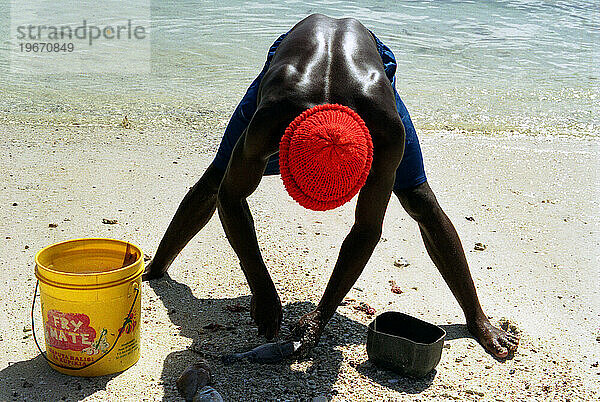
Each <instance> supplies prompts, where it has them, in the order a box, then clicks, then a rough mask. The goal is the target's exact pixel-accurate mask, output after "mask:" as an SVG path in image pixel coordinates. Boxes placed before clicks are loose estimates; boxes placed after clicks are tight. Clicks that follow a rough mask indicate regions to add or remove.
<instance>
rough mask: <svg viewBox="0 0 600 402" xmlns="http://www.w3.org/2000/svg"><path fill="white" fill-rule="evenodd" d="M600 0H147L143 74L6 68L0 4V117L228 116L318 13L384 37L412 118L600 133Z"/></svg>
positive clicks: (480, 127) (182, 122) (158, 119)
mask: <svg viewBox="0 0 600 402" xmlns="http://www.w3.org/2000/svg"><path fill="white" fill-rule="evenodd" d="M4 3H6V0H0V10H3V9H4V10H5V8H3V7H2V6H3V5H4ZM599 4H600V3H598V2H597V1H595V0H589V1H583V0H580V1H534V0H521V1H489V2H488V1H486V2H482V1H448V0H444V1H440V0H435V1H392V0H381V1H377V0H361V1H336V0H326V1H314V0H309V1H298V0H287V1H286V0H273V1H271V2H269V3H268V4H265V3H264V2H259V1H239V0H229V1H189V0H185V1H179V2H177V3H170V2H169V3H167V2H159V1H154V2H153V3H152V7H151V28H150V29H151V38H152V42H151V43H152V46H151V55H152V56H151V71H152V73H151V74H149V75H148V74H145V75H137V76H118V75H113V74H106V75H97V74H93V75H92V74H83V75H81V74H80V75H69V74H66V75H65V74H62V75H47V76H46V75H24V74H19V73H14V72H13V73H11V72H10V69H9V65H8V58H7V56H6V55H7V52H8V50H7V49H8V48H9V46H11V44H10V41H9V40H7V38H8V36H7V29H6V26H7V25H8V21H9V19H8V14H7V13H6V12H1V11H0V26H2V28H3V29H2V30H0V34H2V36H1V37H0V38H1V44H0V86H2V92H3V93H2V98H1V99H0V117H1V118H2V119H3V120H5V121H17V122H19V123H22V122H33V123H36V122H37V123H43V124H47V123H52V124H71V123H73V122H78V123H80V124H108V125H116V124H118V122H120V121H121V119H122V116H124V115H128V116H129V119H130V120H131V121H132V122H133V123H134V124H137V125H138V126H146V125H172V126H191V127H194V125H195V122H196V121H197V120H199V119H202V118H203V116H206V112H207V111H216V112H217V113H220V114H221V115H222V116H223V118H225V117H227V114H228V113H230V112H231V111H232V110H233V108H234V107H235V104H236V102H237V101H238V100H239V98H240V97H241V96H242V95H243V93H244V91H245V88H246V87H247V86H248V84H249V83H250V82H251V81H252V80H253V78H254V77H255V76H256V74H257V73H258V72H259V71H260V69H261V67H262V64H263V63H264V58H265V53H266V49H267V48H268V46H269V45H270V44H271V42H272V41H273V40H274V39H275V38H276V37H277V36H278V35H279V34H281V33H283V32H285V31H286V30H288V29H289V28H290V27H291V26H292V25H293V24H294V23H296V22H297V21H298V20H300V19H301V18H303V17H305V16H306V15H308V14H310V13H314V12H320V13H324V14H327V15H330V16H333V17H355V18H358V19H359V20H360V21H361V22H363V24H364V25H366V26H367V27H368V28H369V29H371V30H372V31H374V32H375V33H376V34H377V35H378V36H379V37H380V38H381V39H382V40H383V41H384V42H385V43H386V44H387V45H388V46H390V47H391V48H392V50H393V51H394V52H395V54H396V57H397V59H398V62H399V66H398V72H397V80H398V85H397V86H398V91H399V93H400V95H401V96H402V98H403V99H404V101H405V103H406V104H407V107H408V109H409V111H410V112H411V115H412V116H413V120H414V121H415V124H416V125H417V128H458V129H467V130H476V131H485V132H491V133H493V132H496V131H509V130H517V131H519V132H525V133H532V134H550V135H561V134H567V135H599V134H600V117H599V116H600V114H599V113H598V112H599V108H598V106H597V104H598V100H599V99H600V47H599V46H600V22H599V15H600V8H599ZM59 11H60V12H62V13H65V12H68V11H67V10H59ZM57 12H58V11H57ZM218 134H219V133H215V135H216V136H218Z"/></svg>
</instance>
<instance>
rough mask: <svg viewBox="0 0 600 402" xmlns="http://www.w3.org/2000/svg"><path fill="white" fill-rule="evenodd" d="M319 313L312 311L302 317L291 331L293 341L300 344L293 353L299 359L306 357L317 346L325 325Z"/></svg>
mask: <svg viewBox="0 0 600 402" xmlns="http://www.w3.org/2000/svg"><path fill="white" fill-rule="evenodd" d="M323 321H324V320H323V318H322V316H321V312H320V311H319V310H313V311H311V312H310V313H308V314H305V315H304V316H302V317H301V318H300V319H299V320H298V323H297V324H296V325H295V326H294V328H293V329H292V335H293V337H294V339H295V340H298V341H299V342H300V347H299V348H298V349H297V350H296V351H295V353H296V354H298V355H299V356H300V357H306V356H308V354H309V353H310V351H311V350H312V349H313V348H314V347H315V346H317V344H318V343H319V339H320V338H321V334H322V333H323V329H324V328H325V324H327V322H323Z"/></svg>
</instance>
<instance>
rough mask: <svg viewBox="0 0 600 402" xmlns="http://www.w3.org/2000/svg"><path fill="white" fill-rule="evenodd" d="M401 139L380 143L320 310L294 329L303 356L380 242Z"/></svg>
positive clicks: (315, 340)
mask: <svg viewBox="0 0 600 402" xmlns="http://www.w3.org/2000/svg"><path fill="white" fill-rule="evenodd" d="M401 140H402V142H401V143H399V141H396V142H393V143H390V144H385V145H384V144H380V146H379V147H377V148H376V149H375V152H374V155H373V165H372V167H371V172H370V174H369V178H368V179H367V181H366V183H365V185H364V186H363V188H362V189H361V190H360V193H359V196H358V201H357V204H356V212H355V221H354V225H353V226H352V229H351V230H350V232H349V233H348V235H347V236H346V238H345V240H344V242H343V243H342V247H341V249H340V253H339V256H338V259H337V262H336V264H335V267H334V269H333V272H332V274H331V277H330V279H329V282H328V283H327V287H326V289H325V292H324V293H323V297H322V298H321V301H320V302H319V305H318V306H317V308H316V309H315V310H314V311H312V312H310V313H308V314H306V315H305V316H303V317H302V318H301V319H300V320H299V322H298V324H297V326H296V328H295V331H294V332H295V334H296V336H298V337H300V338H301V344H302V346H301V350H300V352H299V353H301V354H303V353H307V352H308V351H309V350H310V349H311V348H312V347H313V346H314V345H315V344H316V343H317V342H318V340H319V338H320V335H321V332H322V331H323V329H324V327H325V325H326V324H327V322H328V321H329V320H330V319H331V317H332V316H333V314H334V313H335V310H336V309H337V307H338V306H339V304H340V303H341V301H342V300H343V299H344V297H345V296H346V294H347V293H348V291H349V290H350V289H351V288H352V286H353V285H354V283H355V282H356V280H357V279H358V277H359V276H360V274H361V273H362V271H363V269H364V268H365V265H366V264H367V262H368V261H369V258H371V255H372V254H373V250H374V249H375V246H376V245H377V243H378V242H379V239H380V237H381V231H382V225H383V218H384V216H385V211H386V209H387V205H388V202H389V199H390V196H391V193H392V188H393V186H394V179H395V171H396V168H397V167H398V165H399V163H400V160H401V158H402V151H403V144H404V141H403V140H404V136H401Z"/></svg>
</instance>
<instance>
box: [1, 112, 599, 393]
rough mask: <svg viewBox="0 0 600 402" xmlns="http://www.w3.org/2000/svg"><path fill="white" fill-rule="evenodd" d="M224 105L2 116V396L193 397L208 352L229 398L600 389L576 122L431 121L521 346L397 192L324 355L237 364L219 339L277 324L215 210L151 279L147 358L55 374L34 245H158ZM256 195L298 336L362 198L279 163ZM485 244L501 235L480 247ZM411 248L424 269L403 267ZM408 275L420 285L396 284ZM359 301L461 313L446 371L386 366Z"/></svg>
mask: <svg viewBox="0 0 600 402" xmlns="http://www.w3.org/2000/svg"><path fill="white" fill-rule="evenodd" d="M226 118H227V116H225V115H220V114H217V115H210V116H206V118H205V119H203V120H202V122H201V124H199V125H198V126H196V128H195V130H184V129H163V130H161V129H145V130H139V129H138V128H136V122H135V121H132V128H131V129H124V128H118V127H115V128H110V127H103V128H89V127H66V128H65V127H58V128H54V127H27V126H22V125H19V126H11V125H2V126H0V131H1V132H2V134H3V138H5V141H3V142H2V143H1V144H0V171H1V172H2V173H1V174H2V177H3V180H2V183H3V184H2V187H3V189H2V191H1V192H0V205H2V207H1V208H0V214H1V215H0V216H1V219H2V223H3V224H2V228H1V231H2V233H1V234H0V242H1V244H2V252H1V253H0V270H1V272H2V279H3V280H2V288H1V290H2V293H3V294H4V295H5V296H4V297H2V300H1V302H0V306H1V309H2V311H4V314H5V317H4V319H2V320H0V329H1V330H0V345H1V346H2V347H1V348H0V399H1V400H12V399H15V400H24V399H28V400H43V399H51V400H55V399H61V398H64V399H66V400H80V399H86V400H110V401H112V400H115V401H117V400H140V399H142V398H145V399H148V400H163V399H164V400H177V399H178V398H179V397H178V393H177V389H176V387H175V380H176V379H177V377H178V376H179V375H180V374H181V372H182V371H183V370H184V369H185V368H186V367H187V366H189V365H190V364H193V363H194V362H196V361H198V360H199V359H200V358H205V359H207V360H208V362H209V363H210V364H211V365H212V369H213V376H214V380H215V384H214V388H215V389H217V390H218V391H219V392H220V393H221V394H222V395H223V397H224V399H225V400H275V399H279V400H311V399H312V398H314V397H319V396H323V397H326V398H329V399H333V400H369V399H372V400H432V399H435V400H498V401H502V400H506V401H513V400H542V399H543V400H567V399H570V400H595V399H597V398H598V397H600V392H599V389H598V388H599V387H598V381H599V380H600V367H598V361H599V360H600V329H599V327H598V322H599V320H598V319H599V315H600V297H599V296H600V295H599V289H598V279H599V278H598V268H597V267H598V251H599V250H600V248H599V244H598V239H599V237H598V229H599V218H598V217H599V216H600V214H599V212H600V211H599V208H598V199H600V194H599V190H598V189H599V187H598V164H597V160H598V156H599V155H598V154H599V147H598V145H597V141H594V140H592V139H585V138H577V137H564V138H558V137H553V138H546V137H525V136H522V137H519V136H517V135H512V136H505V135H503V136H497V137H491V136H483V135H474V134H465V133H458V132H439V131H435V132H433V131H431V132H423V133H421V143H422V148H423V153H424V156H425V166H426V169H427V174H428V177H429V182H430V185H431V187H432V188H433V189H434V191H435V192H436V194H437V196H438V199H439V201H440V203H441V204H442V206H443V207H444V209H445V210H446V212H447V214H448V215H449V216H450V218H451V219H452V221H453V222H454V224H455V226H456V228H457V230H458V232H459V234H460V236H461V239H462V241H463V245H464V248H465V251H466V254H467V259H468V261H469V263H470V265H471V271H472V274H473V277H474V279H475V282H476V286H477V289H478V292H479V296H480V299H481V303H482V305H483V307H484V310H485V311H486V313H487V314H488V315H489V316H490V317H492V322H494V323H497V322H498V321H499V320H500V319H501V318H503V317H505V318H507V319H508V320H510V322H511V323H513V324H514V325H516V327H518V329H519V330H520V331H521V332H522V334H521V336H522V340H521V346H520V348H519V350H518V352H517V354H516V355H515V356H514V358H512V359H510V360H507V361H503V362H501V361H497V360H495V359H493V358H492V357H491V356H490V355H488V354H487V353H485V352H484V350H483V349H482V348H481V347H480V346H479V345H478V344H477V342H476V341H475V340H474V339H472V338H471V337H470V336H469V334H468V332H467V331H466V328H465V326H464V318H463V316H462V313H461V311H460V308H459V307H458V304H457V303H456V301H455V300H454V299H453V297H452V295H451V293H450V291H449V290H448V288H447V287H446V285H445V283H444V282H443V280H442V278H441V276H440V275H439V273H438V272H437V270H436V269H435V267H434V266H433V264H432V262H431V261H430V260H429V258H428V256H427V254H426V252H425V249H424V247H423V244H422V241H421V239H420V236H419V234H418V230H417V227H416V224H415V223H414V222H413V221H412V220H411V219H410V218H409V217H408V216H407V215H406V213H405V212H404V211H403V210H402V208H401V207H400V204H399V202H398V201H397V200H396V199H392V200H391V201H390V205H389V207H388V213H387V216H386V220H385V223H384V233H383V237H382V239H381V241H380V243H379V245H378V247H377V248H376V250H375V253H374V255H373V257H372V258H371V260H370V262H369V264H368V265H367V267H366V269H365V271H364V273H363V274H362V276H361V277H360V279H359V281H358V282H357V284H356V286H355V287H354V289H353V290H352V291H351V292H350V293H349V294H348V298H350V299H354V300H355V301H350V302H349V303H348V304H347V305H346V306H341V307H340V308H338V310H337V314H336V315H335V317H334V319H333V320H332V322H330V324H329V326H328V327H327V330H326V332H325V335H324V337H323V338H322V340H321V343H320V345H319V346H318V347H317V348H316V349H315V350H314V352H313V355H312V358H311V359H309V360H305V361H300V362H294V361H288V362H286V363H284V364H279V365H252V364H248V363H244V362H241V363H235V364H233V365H231V366H224V365H223V364H222V363H221V360H220V356H221V355H223V354H229V353H234V352H240V351H244V350H248V349H251V348H252V347H255V346H257V345H259V344H261V343H263V342H264V339H261V338H258V337H256V328H255V327H254V325H253V324H252V322H251V320H250V318H249V315H248V312H247V308H248V307H249V289H248V287H247V285H246V283H245V279H244V277H243V274H242V271H241V269H240V268H239V264H238V261H237V258H236V256H235V254H234V252H233V251H232V249H231V247H230V246H229V244H228V242H227V240H226V238H225V235H224V232H223V230H222V228H221V225H220V222H219V220H218V217H217V216H216V215H215V216H214V217H213V219H212V220H211V222H210V223H209V224H208V225H207V226H206V227H205V229H204V230H203V231H202V232H201V233H200V234H199V235H198V236H197V237H196V238H195V239H194V240H193V241H192V242H191V243H190V244H189V245H188V247H187V248H186V249H185V250H184V251H183V252H182V254H181V255H180V256H179V258H178V259H177V260H176V261H175V263H174V264H173V266H172V267H171V269H170V271H169V273H170V278H168V279H165V280H162V281H153V282H150V283H145V284H144V286H143V299H142V303H143V304H142V309H143V310H142V311H143V317H142V327H141V328H142V357H141V359H140V361H139V362H138V363H137V364H136V365H135V366H133V367H132V368H130V369H129V370H127V371H125V372H124V373H122V374H118V375H113V376H108V377H101V378H93V379H85V378H76V377H69V376H65V375H62V374H59V373H56V372H54V371H53V370H52V369H50V368H49V367H48V365H47V364H46V363H45V361H44V360H43V359H42V357H41V356H39V353H38V351H37V349H36V347H35V345H34V343H33V340H32V337H31V331H30V329H31V324H30V319H29V311H30V303H31V299H32V292H33V288H34V284H35V282H34V281H35V278H34V275H33V257H34V254H35V253H36V252H37V251H38V250H39V249H41V248H42V247H44V246H46V245H49V244H52V243H54V242H58V241H62V240H67V239H70V238H77V237H91V236H102V237H114V238H119V239H123V240H129V241H132V242H134V243H136V244H138V245H140V246H141V247H142V249H143V250H144V251H145V252H146V253H148V254H152V253H154V250H155V249H156V246H157V245H158V242H159V241H160V238H161V236H162V234H163V232H164V230H165V228H166V226H167V225H168V223H169V221H170V219H171V217H172V215H173V213H174V212H175V209H176V208H177V206H178V204H179V202H180V201H181V199H182V197H183V196H184V195H185V193H186V191H187V189H188V188H189V187H190V186H192V185H193V184H194V183H195V181H196V180H197V179H198V178H199V177H200V175H201V174H202V173H203V171H204V169H205V168H206V167H207V166H208V164H209V163H210V161H211V159H212V155H213V154H214V152H215V151H216V148H217V145H218V144H217V142H216V141H215V138H216V137H217V136H218V135H219V134H218V133H220V132H222V130H223V126H224V124H225V121H226ZM249 204H250V208H251V210H252V212H253V214H254V219H255V222H256V229H257V234H258V237H259V241H260V245H261V248H262V250H263V255H264V257H265V260H266V261H267V264H268V265H269V268H270V272H271V275H272V277H273V279H274V281H275V284H276V286H277V288H278V291H279V293H280V297H281V300H282V303H283V305H284V314H285V318H284V327H283V335H284V336H285V334H287V333H289V327H290V326H291V325H292V324H293V323H294V321H295V319H297V318H298V317H299V316H300V315H302V314H303V313H305V312H307V311H308V310H309V309H311V308H312V307H314V305H315V303H317V302H318V300H319V297H320V295H321V293H322V291H323V289H324V287H325V284H326V282H327V279H328V277H329V274H330V273H331V270H332V267H333V264H334V262H335V259H336V257H337V252H338V250H339V246H340V244H341V241H342V240H343V238H344V236H345V234H346V233H347V231H348V230H349V228H350V226H351V224H352V216H353V206H354V204H355V200H354V201H352V202H351V203H350V204H348V205H346V206H344V207H341V208H339V209H336V210H334V211H331V212H328V213H316V212H311V211H308V210H305V209H303V208H302V207H300V206H298V205H296V204H295V203H294V202H293V200H292V199H291V198H290V197H289V196H288V195H287V194H286V193H285V190H284V188H283V186H282V184H281V181H280V179H279V177H267V178H265V179H264V180H263V182H262V183H261V185H260V187H259V189H258V190H257V192H256V193H255V194H254V195H253V196H252V197H251V198H250V199H249ZM467 217H468V218H469V219H467ZM103 219H116V220H117V222H118V223H117V224H113V225H107V224H103V223H102V220H103ZM50 224H56V227H54V228H51V227H49V225H50ZM476 243H482V244H484V245H485V246H486V247H485V250H482V251H479V250H475V244H476ZM400 258H403V259H405V260H406V261H407V262H408V263H409V265H408V266H405V267H396V266H394V261H396V260H398V259H400ZM391 280H393V281H395V283H396V286H397V287H399V288H400V290H402V293H399V294H398V293H393V292H392V291H391V285H390V281H391ZM360 302H365V303H368V304H369V305H370V306H371V307H373V308H375V310H376V311H377V313H381V312H383V311H388V310H396V311H402V312H405V313H408V314H411V315H414V316H416V317H419V318H421V319H424V320H427V321H429V322H432V323H435V324H438V325H441V326H442V327H443V328H444V329H446V331H447V332H448V337H447V342H446V348H445V349H444V350H443V354H442V360H441V362H440V364H439V365H438V367H437V369H436V371H435V372H433V373H432V374H430V375H429V376H428V377H426V378H425V379H422V380H411V379H404V378H400V377H398V376H397V375H395V374H393V373H390V372H387V371H383V370H379V369H377V368H376V367H374V366H372V365H371V364H370V363H369V362H368V359H367V355H366V351H365V341H366V325H367V324H368V323H369V322H370V321H371V319H372V318H370V317H369V316H367V315H366V314H365V313H364V312H362V311H359V310H357V309H355V308H354V306H355V305H357V304H358V303H360ZM238 304H239V305H240V307H230V308H229V309H228V306H236V305H238ZM38 310H39V306H38ZM231 310H234V311H231ZM236 310H241V311H236ZM38 318H39V316H38ZM38 322H39V321H38ZM213 324H218V325H213ZM37 333H38V334H39V337H41V336H42V332H41V331H39V328H38V332H37ZM322 400H324V399H322Z"/></svg>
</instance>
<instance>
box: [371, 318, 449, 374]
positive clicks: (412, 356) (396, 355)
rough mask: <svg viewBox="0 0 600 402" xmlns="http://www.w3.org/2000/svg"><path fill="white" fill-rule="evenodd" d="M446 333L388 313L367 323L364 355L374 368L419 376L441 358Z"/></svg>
mask: <svg viewBox="0 0 600 402" xmlns="http://www.w3.org/2000/svg"><path fill="white" fill-rule="evenodd" d="M445 337H446V331H444V330H443V329H442V328H440V327H438V326H437V325H433V324H430V323H428V322H425V321H423V320H419V319H418V318H414V317H411V316H409V315H406V314H403V313H398V312H395V311H388V312H386V313H383V314H381V315H379V316H378V317H377V318H375V320H373V322H372V323H370V324H369V330H368V334H367V354H368V355H369V360H371V361H372V362H373V363H374V364H375V365H377V366H380V367H382V368H385V369H388V370H392V371H394V372H396V373H399V374H402V375H404V376H410V377H423V376H425V375H427V373H429V372H430V371H431V370H433V369H434V368H435V366H437V364H438V363H439V362H440V358H441V357H442V349H443V347H444V338H445Z"/></svg>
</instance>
